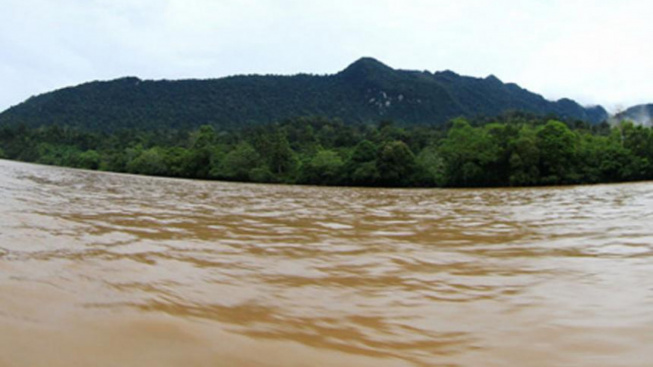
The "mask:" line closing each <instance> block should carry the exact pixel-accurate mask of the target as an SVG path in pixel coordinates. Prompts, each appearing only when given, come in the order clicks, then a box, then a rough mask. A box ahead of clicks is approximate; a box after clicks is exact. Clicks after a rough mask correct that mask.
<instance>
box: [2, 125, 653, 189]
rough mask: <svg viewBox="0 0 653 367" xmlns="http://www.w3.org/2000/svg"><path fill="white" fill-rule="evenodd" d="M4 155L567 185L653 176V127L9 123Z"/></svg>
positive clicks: (270, 172)
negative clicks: (95, 127)
mask: <svg viewBox="0 0 653 367" xmlns="http://www.w3.org/2000/svg"><path fill="white" fill-rule="evenodd" d="M0 157H2V158H7V159H13V160H19V161H25V162H36V163H42V164H48V165H57V166H67V167H77V168H85V169H93V170H103V171H113V172H128V173H135V174H144V175H155V176H167V177H183V178H198V179H216V180H228V181H244V182H265V183H289V184H312V185H343V186H372V187H499V186H536V185H567V184H587V183H603V182H623V181H635V180H649V179H652V178H653V132H652V131H651V128H649V127H644V126H639V125H635V124H633V123H632V122H628V121H623V122H621V123H618V124H615V125H612V126H611V125H608V124H607V123H603V124H599V125H591V124H587V123H583V122H573V123H565V122H561V121H557V120H555V119H547V118H542V117H537V116H532V115H528V114H524V113H512V114H507V115H503V116H501V117H498V118H494V119H490V120H488V119H483V120H481V119H478V120H466V119H463V118H459V119H455V120H452V121H450V122H449V123H447V124H445V125H433V126H399V125H397V124H394V123H392V122H391V121H383V122H380V123H378V124H354V125H352V124H345V123H344V122H343V121H342V120H339V119H327V118H320V117H302V118H293V119H288V120H285V121H283V122H279V123H275V124H269V125H264V126H260V125H259V126H250V127H246V128H242V129H233V128H232V129H220V130H216V129H215V128H214V127H211V126H208V125H205V126H201V127H200V128H198V129H195V130H174V129H164V130H157V131H149V130H138V129H132V130H121V131H116V132H89V131H83V130H79V129H75V128H71V127H67V126H60V125H52V126H47V127H40V128H30V127H26V126H24V125H19V126H15V127H2V128H0Z"/></svg>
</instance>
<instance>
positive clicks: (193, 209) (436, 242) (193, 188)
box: [0, 161, 653, 367]
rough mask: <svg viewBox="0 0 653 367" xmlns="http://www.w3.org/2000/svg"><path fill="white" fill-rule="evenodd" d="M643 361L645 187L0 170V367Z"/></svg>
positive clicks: (13, 166) (648, 345)
mask: <svg viewBox="0 0 653 367" xmlns="http://www.w3.org/2000/svg"><path fill="white" fill-rule="evenodd" d="M652 363H653V183H635V184H623V185H599V186H581V187H562V188H528V189H484V190H439V189H438V190H396V189H393V190H391V189H359V188H321V187H301V186H275V185H255V184H239V183H221V182H203V181H191V180H174V179H165V178H153V177H141V176H130V175H121V174H112V173H99V172H89V171H80V170H70V169H63V168H56V167H46V166H38V165H28V164H23V163H16V162H9V161H0V366H1V367H40V366H44V367H45V366H48V367H51V366H54V367H59V366H62V367H63V366H66V367H68V366H107V367H108V366H139V367H141V366H184V367H186V366H211V367H214V366H284V367H285V366H375V367H376V366H379V367H382V366H497V367H498V366H502V367H504V366H508V367H510V366H515V367H516V366H535V367H537V366H582V367H585V366H587V367H601V366H606V367H607V366H610V367H615V366H624V367H625V366H628V367H638V366H641V367H644V366H646V367H648V366H651V365H652Z"/></svg>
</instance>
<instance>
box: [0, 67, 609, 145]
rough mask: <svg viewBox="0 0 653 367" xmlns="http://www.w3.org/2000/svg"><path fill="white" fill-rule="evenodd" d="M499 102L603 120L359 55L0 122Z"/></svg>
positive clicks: (149, 124)
mask: <svg viewBox="0 0 653 367" xmlns="http://www.w3.org/2000/svg"><path fill="white" fill-rule="evenodd" d="M506 111H526V112H529V113H535V114H541V115H546V114H554V115H556V116H559V118H561V119H563V120H576V119H579V120H583V121H588V122H593V123H600V122H602V121H604V120H606V119H607V118H608V114H607V112H606V111H605V110H604V109H603V108H602V107H600V106H596V107H591V108H585V107H583V106H581V105H579V104H578V103H576V102H574V101H572V100H569V99H561V100H559V101H548V100H546V99H545V98H543V97H542V96H540V95H538V94H535V93H532V92H530V91H528V90H526V89H523V88H521V87H519V86H518V85H516V84H513V83H503V82H502V81H501V80H499V79H498V78H496V77H494V76H489V77H487V78H474V77H467V76H462V75H458V74H456V73H454V72H451V71H443V72H435V73H431V72H428V71H411V70H396V69H393V68H390V67H388V66H386V65H384V64H383V63H381V62H379V61H377V60H374V59H371V58H363V59H360V60H358V61H356V62H354V63H353V64H351V65H350V66H349V67H347V68H345V69H344V70H343V71H341V72H339V73H336V74H333V75H306V74H300V75H293V76H279V75H241V76H233V77H227V78H221V79H208V80H176V81H167V80H162V81H151V80H140V79H138V78H134V77H131V78H121V79H116V80H112V81H107V82H90V83H85V84H82V85H79V86H76V87H70V88H64V89H61V90H57V91H53V92H50V93H45V94H42V95H39V96H35V97H32V98H30V99H28V100H27V101H25V102H23V103H21V104H19V105H17V106H14V107H11V108H9V109H8V110H6V111H4V112H2V113H0V126H17V125H20V124H24V125H26V126H29V127H41V126H49V125H66V126H71V127H76V128H81V129H85V130H90V131H105V132H114V131H118V130H120V129H125V128H131V127H138V128H139V129H142V130H158V129H197V128H199V127H200V126H202V125H211V126H213V127H215V128H216V129H223V128H228V127H242V126H254V125H262V124H269V123H273V122H275V121H280V120H283V119H285V118H292V117H295V116H326V117H329V118H341V119H343V121H345V122H348V123H369V122H372V123H373V122H375V121H378V120H380V119H392V120H393V121H396V122H397V123H401V124H404V125H408V124H410V125H430V124H443V123H446V122H447V121H449V120H450V119H452V118H455V117H459V116H463V117H467V118H476V117H478V116H497V115H499V114H501V113H504V112H506Z"/></svg>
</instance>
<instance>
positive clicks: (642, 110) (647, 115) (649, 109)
mask: <svg viewBox="0 0 653 367" xmlns="http://www.w3.org/2000/svg"><path fill="white" fill-rule="evenodd" d="M616 118H617V120H632V121H634V122H636V123H638V124H642V125H646V126H652V125H653V104H642V105H638V106H633V107H631V108H629V109H627V110H625V111H623V112H621V113H619V114H617V116H616Z"/></svg>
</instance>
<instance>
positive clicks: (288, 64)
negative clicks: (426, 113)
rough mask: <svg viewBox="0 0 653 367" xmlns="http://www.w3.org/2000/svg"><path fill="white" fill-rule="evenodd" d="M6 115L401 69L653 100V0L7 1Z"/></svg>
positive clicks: (2, 91) (3, 16)
mask: <svg viewBox="0 0 653 367" xmlns="http://www.w3.org/2000/svg"><path fill="white" fill-rule="evenodd" d="M1 5H2V7H1V9H2V11H1V12H0V55H1V58H0V83H1V84H0V85H1V87H0V110H4V109H5V108H7V107H9V106H11V105H14V104H17V103H19V102H21V101H23V100H24V99H26V98H28V97H29V96H32V95H36V94H40V93H43V92H47V91H50V90H53V89H57V88H61V87H65V86H70V85H76V84H79V83H82V82H86V81H91V80H106V79H113V78H117V77H121V76H127V75H130V76H138V77H140V78H143V79H179V78H216V77H222V76H227V75H233V74H247V73H263V74H265V73H274V74H294V73H298V72H307V73H317V74H326V73H329V74H330V73H335V72H337V71H339V70H341V69H344V68H345V67H346V66H347V65H348V64H349V63H351V62H353V61H354V60H356V59H358V58H359V57H361V56H371V57H374V58H377V59H379V60H380V61H382V62H384V63H386V64H388V65H389V66H391V67H394V68H401V69H417V70H429V71H437V70H445V69H450V70H453V71H456V72H458V73H459V74H465V75H471V76H478V77H485V76H487V75H489V74H494V75H496V76H497V77H499V78H500V79H502V80H503V81H505V82H515V83H518V84H520V85H521V86H522V87H525V88H527V89H529V90H531V91H534V92H537V93H540V94H542V95H544V96H545V97H547V98H549V99H557V98H561V97H570V98H573V99H576V100H577V101H579V102H580V103H583V104H602V105H604V106H605V107H606V108H609V109H611V110H615V109H620V108H624V107H628V106H630V105H633V104H637V103H645V102H651V103H653V66H652V65H653V63H652V61H653V47H651V46H650V45H651V36H653V21H651V19H652V17H653V1H648V0H564V1H563V0H519V1H517V0H514V1H513V0H494V1H488V0H398V1H395V0H327V1H324V0H319V1H312V0H2V2H1Z"/></svg>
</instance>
